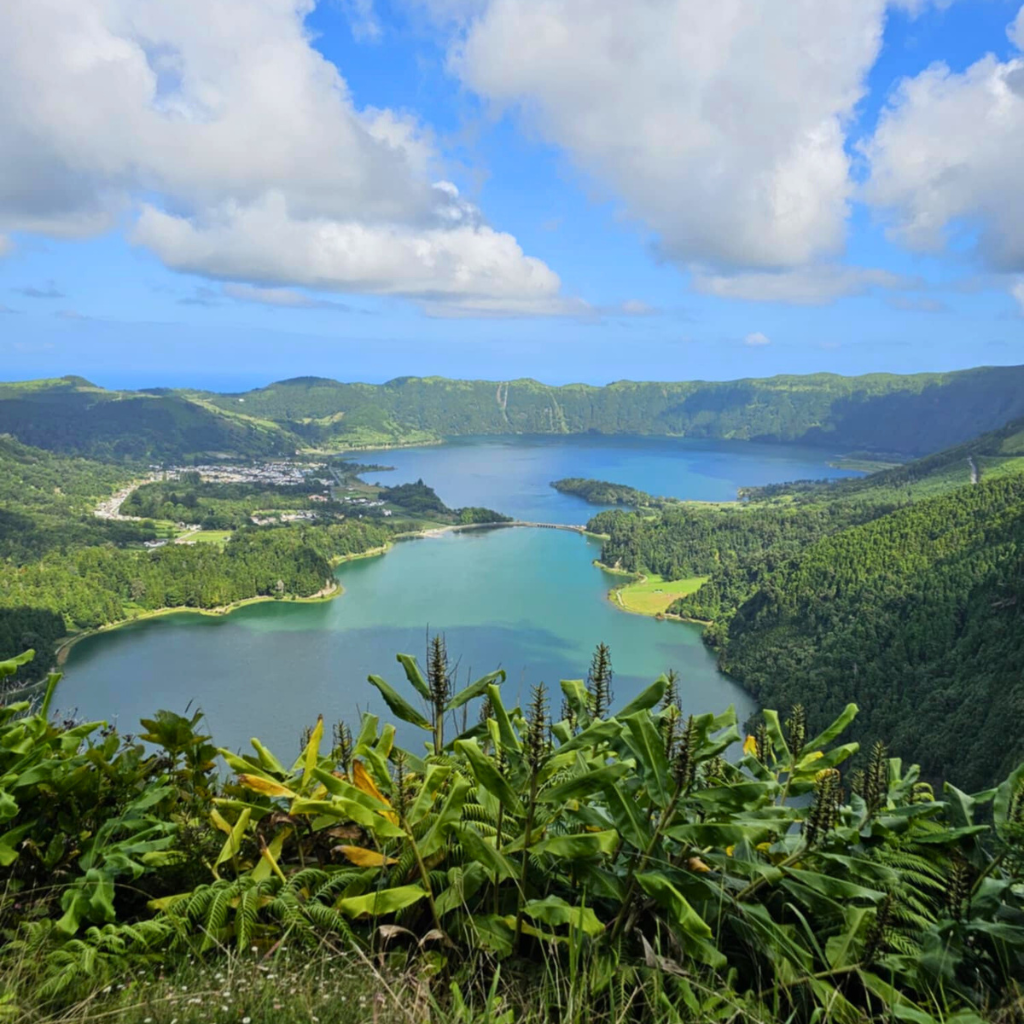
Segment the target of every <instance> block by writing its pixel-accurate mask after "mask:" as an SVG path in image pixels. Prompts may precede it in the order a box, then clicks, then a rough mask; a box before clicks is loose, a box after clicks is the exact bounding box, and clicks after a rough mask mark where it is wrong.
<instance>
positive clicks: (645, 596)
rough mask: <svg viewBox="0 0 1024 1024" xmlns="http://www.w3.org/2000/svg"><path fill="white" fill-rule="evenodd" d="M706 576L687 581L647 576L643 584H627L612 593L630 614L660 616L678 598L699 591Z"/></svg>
mask: <svg viewBox="0 0 1024 1024" xmlns="http://www.w3.org/2000/svg"><path fill="white" fill-rule="evenodd" d="M706 579H707V577H706V576H691V577H690V578H689V579H685V580H664V579H662V578H661V577H660V576H655V575H651V576H646V577H645V578H644V580H643V581H642V582H637V583H627V584H626V586H624V587H619V588H618V589H616V590H613V591H612V595H613V600H615V601H617V602H618V603H619V604H620V605H621V606H622V607H623V608H625V609H626V611H628V612H638V613H639V614H641V615H659V614H662V613H664V612H665V610H666V609H667V608H668V606H669V605H670V604H671V603H672V602H673V601H675V600H676V598H678V597H686V596H687V595H688V594H692V593H694V592H695V591H696V590H698V589H699V587H700V585H701V584H702V583H703V582H704V581H705V580H706Z"/></svg>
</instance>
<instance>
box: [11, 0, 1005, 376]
mask: <svg viewBox="0 0 1024 1024" xmlns="http://www.w3.org/2000/svg"><path fill="white" fill-rule="evenodd" d="M62 2H63V0H61V2H57V3H55V4H54V5H52V6H51V7H50V8H49V9H48V10H47V11H43V12H42V13H40V12H39V7H38V6H36V7H32V6H31V5H11V6H10V7H5V9H4V11H3V12H0V37H3V38H4V39H6V40H7V42H6V43H2V42H0V68H3V70H0V137H4V138H6V139H7V140H8V145H7V147H6V149H7V154H8V158H7V159H6V160H5V165H6V166H5V167H3V168H0V360H2V363H0V365H2V367H3V369H2V372H0V377H2V378H3V379H22V378H29V377H37V376H53V375H60V374H65V373H76V374H81V375H83V376H86V377H89V378H91V379H93V380H95V381H97V382H98V383H101V384H104V385H108V386H125V387H133V386H152V385H173V386H181V385H193V386H202V387H211V388H224V389H236V388H241V387H246V386H252V385H258V384H262V383H267V382H269V381H271V380H274V379H279V378H282V377H287V376H295V375H299V374H319V375H324V376H333V377H337V378H340V379H346V380H355V379H359V380H368V381H381V380H386V379H389V378H391V377H394V376H398V375H403V374H432V373H437V374H444V375H447V376H462V377H485V378H497V379H505V378H510V377H518V376H532V377H536V378H538V379H541V380H545V381H549V382H552V383H562V382H567V381H576V380H584V381H588V382H593V383H604V382H607V381H610V380H617V379H622V378H632V379H692V378H708V379H729V378H735V377H743V376H764V375H770V374H774V373H804V372H815V371H822V370H825V371H832V372H838V373H866V372H874V371H891V372H914V371H919V370H942V369H955V368H961V367H967V366H973V365H981V364H1016V363H1022V362H1024V241H1022V237H1024V174H1021V173H1020V171H1019V167H1021V166H1024V161H1022V158H1024V141H1022V140H1024V61H1022V60H1021V47H1022V46H1024V10H1022V8H1021V6H1020V2H1019V0H1013V2H1004V0H956V2H952V3H948V2H947V3H934V2H931V3H929V2H926V0H920V2H916V3H903V4H898V5H890V6H888V7H887V6H886V5H885V4H883V3H882V2H881V0H877V2H875V0H849V2H847V0H835V3H834V4H831V3H830V4H829V5H821V4H818V5H817V6H815V2H814V0H805V2H801V0H793V2H792V3H791V4H788V5H787V7H786V11H787V14H786V15H784V16H780V15H779V13H778V12H779V6H778V0H745V2H741V0H730V2H723V4H722V5H721V10H720V11H719V15H720V16H719V17H716V18H714V19H711V18H710V17H707V16H706V15H705V14H704V13H703V12H704V11H707V10H710V8H708V7H707V5H703V4H695V3H691V2H688V0H637V3H636V5H635V6H632V5H623V4H621V3H613V2H611V0H590V2H589V3H586V2H584V0H529V2H527V0H390V2H388V0H375V2H373V3H371V2H370V0H321V2H320V3H319V4H317V5H315V6H314V5H313V4H312V3H306V2H305V0H251V3H250V4H249V5H248V6H246V5H245V4H243V3H242V0H204V2H203V3H199V2H198V0H194V2H193V0H181V5H180V8H181V10H180V14H181V17H180V18H175V17H172V16H170V15H168V16H166V17H154V16H152V15H151V14H149V13H146V12H145V10H144V5H140V3H139V2H138V0H104V2H101V0H76V2H75V3H73V4H72V3H71V2H70V0H68V2H67V4H66V9H65V10H64V11H63V12H61V11H60V10H59V9H60V8H61V6H62ZM16 6H20V7H21V9H20V10H14V9H13V8H14V7H16ZM39 6H41V5H39ZM190 7H195V10H194V11H190V10H189V8H190ZM243 10H244V11H245V14H246V17H245V18H244V19H243V18H242V13H243ZM58 14H63V15H64V16H61V17H58ZM41 18H42V19H47V18H48V19H50V21H49V23H47V22H46V21H45V20H44V21H40V19H41ZM759 19H760V20H759ZM5 21H8V22H10V24H7V25H6V26H5V25H4V22H5ZM39 40H43V41H44V42H45V43H46V44H47V48H48V53H49V54H50V57H51V59H50V60H49V61H47V60H45V59H39V60H37V59H35V57H34V55H33V52H32V47H33V46H34V45H37V44H38V41H39ZM5 46H7V47H9V48H11V49H9V50H8V52H6V53H5V51H4V47H5ZM15 48H16V49H15ZM83 55H84V56H83ZM936 62H941V65H938V66H937V63H936ZM39 65H44V66H46V65H48V68H44V70H40V68H39ZM43 75H45V78H44V77H40V76H43ZM438 182H445V183H450V184H445V185H443V186H441V187H438V185H437V183H438ZM456 190H457V192H456Z"/></svg>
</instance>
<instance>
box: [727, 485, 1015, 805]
mask: <svg viewBox="0 0 1024 1024" xmlns="http://www.w3.org/2000/svg"><path fill="white" fill-rule="evenodd" d="M718 641H719V647H720V650H721V653H722V663H723V666H724V667H725V668H726V669H727V670H728V671H730V672H732V673H733V674H735V675H736V676H737V677H738V678H739V679H741V680H742V681H743V682H744V684H745V685H746V686H748V687H749V688H750V689H751V691H752V692H753V693H754V695H755V696H756V697H757V698H758V700H759V702H761V703H766V704H770V705H772V706H775V705H779V706H785V705H786V704H787V703H788V702H790V701H800V702H803V703H804V704H805V705H806V706H807V707H808V708H811V709H813V716H812V717H813V718H814V719H815V720H816V721H823V720H825V719H828V718H829V716H830V715H834V714H835V713H836V709H837V707H838V708H839V709H840V710H841V709H842V706H843V705H845V703H846V701H848V700H853V701H855V702H856V703H857V704H858V705H859V706H860V708H861V715H860V716H859V719H858V730H857V735H859V736H861V737H869V738H879V737H881V736H887V737H888V738H889V740H890V742H891V743H892V745H893V748H894V749H898V750H900V751H901V752H903V753H904V754H905V756H906V757H908V758H911V759H913V760H915V761H919V762H920V764H921V767H922V769H923V770H924V771H925V772H926V773H927V774H928V775H930V776H932V777H937V776H938V775H940V774H942V773H944V772H946V771H948V770H951V769H953V768H954V767H955V769H956V772H957V775H958V778H960V779H961V780H962V781H963V783H964V784H965V785H966V786H967V787H968V788H971V787H974V788H981V787H982V786H985V785H988V784H989V783H991V782H992V781H993V780H994V779H995V778H996V777H997V776H999V775H1000V773H1001V772H1004V771H1006V770H1008V766H1011V765H1012V766H1015V765H1016V764H1017V763H1018V762H1019V761H1021V760H1022V759H1024V735H1022V734H1021V733H1020V731H1019V730H1017V729H1014V728H1012V727H1009V725H1010V723H1013V722H1019V721H1020V720H1021V715H1022V714H1024V476H1022V475H1015V476H1009V477H1005V478H1003V479H998V480H993V481H990V482H987V483H986V482H984V481H982V483H980V484H978V485H977V486H976V487H971V486H967V487H965V488H961V489H960V490H957V491H955V492H954V493H952V494H948V495H945V496H943V497H939V498H933V499H930V500H927V501H922V502H920V503H917V504H915V505H912V506H910V507H908V508H904V509H900V510H898V511H896V512H894V513H892V514H890V515H886V516H883V517H881V518H879V519H877V520H875V521H874V522H870V523H866V524H864V525H862V526H856V527H853V528H850V529H847V530H843V531H841V532H839V533H837V534H835V535H834V536H830V537H826V538H824V539H822V540H820V541H818V542H817V543H815V544H812V545H810V546H809V547H808V548H807V549H806V550H804V551H802V552H801V553H800V554H799V556H798V557H796V558H794V559H792V560H791V561H788V562H786V563H784V564H783V565H781V566H779V567H778V568H777V569H775V570H773V571H770V572H768V573H767V574H766V575H765V577H764V578H763V579H762V581H761V582H760V585H759V586H758V588H757V590H756V591H755V593H754V594H753V595H752V596H751V597H750V598H748V599H747V600H746V601H744V602H743V604H741V605H740V607H739V609H738V610H737V611H736V613H735V615H734V616H733V617H732V619H731V621H730V622H729V625H728V628H727V630H725V631H724V632H721V633H719V634H718ZM993 737H998V738H999V739H998V742H993V741H992V739H993Z"/></svg>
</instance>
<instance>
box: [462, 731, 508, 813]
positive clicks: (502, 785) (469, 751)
mask: <svg viewBox="0 0 1024 1024" xmlns="http://www.w3.org/2000/svg"><path fill="white" fill-rule="evenodd" d="M455 749H456V750H457V751H458V752H459V753H460V754H462V756H463V757H465V759H466V760H467V761H468V762H469V770H470V771H471V772H472V773H473V777H474V778H475V779H476V781H477V782H479V783H480V785H481V786H483V787H484V788H485V789H487V790H490V792H491V793H493V794H494V795H495V796H496V797H497V798H498V799H499V800H500V801H501V803H502V804H504V806H505V807H506V808H507V809H508V810H509V811H510V812H511V813H512V814H516V815H521V814H523V813H524V812H523V805H522V802H521V801H520V799H519V797H518V796H517V795H516V792H515V790H513V789H512V787H511V786H510V785H509V784H508V782H507V780H506V779H505V778H504V776H503V775H502V774H501V772H500V771H499V770H498V766H497V764H495V762H494V761H493V760H492V759H491V758H489V757H488V756H487V755H486V754H485V753H484V752H483V751H482V750H481V749H480V748H479V746H477V742H476V740H456V741H455Z"/></svg>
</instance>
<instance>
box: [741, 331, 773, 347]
mask: <svg viewBox="0 0 1024 1024" xmlns="http://www.w3.org/2000/svg"><path fill="white" fill-rule="evenodd" d="M771 343H772V339H771V338H769V337H768V335H767V334H762V333H761V332H760V331H754V333H753V334H748V335H747V336H746V337H745V338H744V339H743V344H744V345H750V346H751V347H752V348H759V347H760V346H762V345H770V344H771Z"/></svg>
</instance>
